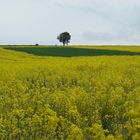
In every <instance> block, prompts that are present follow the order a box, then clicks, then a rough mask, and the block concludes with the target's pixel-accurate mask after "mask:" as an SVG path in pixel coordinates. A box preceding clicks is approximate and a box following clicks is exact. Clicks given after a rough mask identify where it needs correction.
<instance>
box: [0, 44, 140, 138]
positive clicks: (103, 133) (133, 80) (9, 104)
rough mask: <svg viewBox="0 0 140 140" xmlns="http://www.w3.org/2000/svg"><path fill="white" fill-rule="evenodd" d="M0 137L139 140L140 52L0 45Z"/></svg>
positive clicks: (122, 49) (123, 49)
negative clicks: (81, 52)
mask: <svg viewBox="0 0 140 140" xmlns="http://www.w3.org/2000/svg"><path fill="white" fill-rule="evenodd" d="M83 47H84V48H85V46H79V48H83ZM88 47H89V48H98V49H101V50H102V49H106V50H120V51H131V52H140V47H136V46H134V47H121V46H118V47H117V46H116V47H112V46H106V47H90V46H88ZM33 49H34V48H33ZM0 140H140V56H139V55H106V54H104V55H101V56H100V55H98V56H78V57H55V56H54V57H52V56H39V55H38V56H37V55H33V54H28V53H26V52H18V51H14V50H7V49H4V48H2V47H1V48H0Z"/></svg>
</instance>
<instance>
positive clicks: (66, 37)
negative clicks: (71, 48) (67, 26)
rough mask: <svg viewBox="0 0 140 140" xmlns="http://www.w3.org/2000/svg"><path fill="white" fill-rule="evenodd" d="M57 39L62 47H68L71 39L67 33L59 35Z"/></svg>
mask: <svg viewBox="0 0 140 140" xmlns="http://www.w3.org/2000/svg"><path fill="white" fill-rule="evenodd" d="M57 39H58V40H59V41H60V42H62V43H63V46H65V45H68V43H69V42H70V39H71V35H70V33H68V32H63V33H61V34H60V35H58V37H57Z"/></svg>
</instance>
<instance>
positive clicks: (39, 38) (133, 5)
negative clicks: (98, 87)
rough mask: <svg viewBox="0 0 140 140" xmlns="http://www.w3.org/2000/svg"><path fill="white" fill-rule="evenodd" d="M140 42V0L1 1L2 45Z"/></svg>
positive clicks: (0, 39) (0, 28)
mask: <svg viewBox="0 0 140 140" xmlns="http://www.w3.org/2000/svg"><path fill="white" fill-rule="evenodd" d="M63 31H68V32H70V34H71V35H72V40H71V44H91V45H92V44H140V0H0V44H35V43H39V44H52V45H54V44H59V43H58V41H57V39H56V37H57V35H58V34H59V33H61V32H63Z"/></svg>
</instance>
